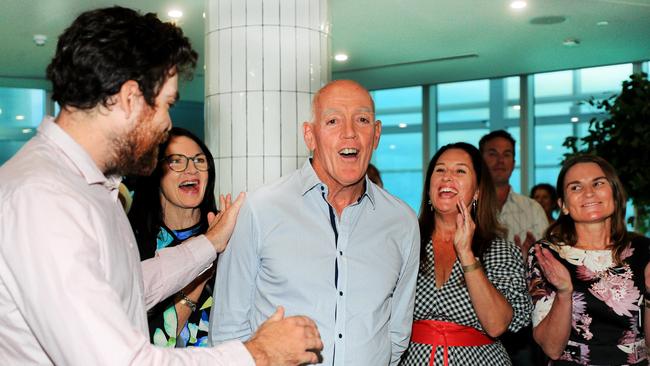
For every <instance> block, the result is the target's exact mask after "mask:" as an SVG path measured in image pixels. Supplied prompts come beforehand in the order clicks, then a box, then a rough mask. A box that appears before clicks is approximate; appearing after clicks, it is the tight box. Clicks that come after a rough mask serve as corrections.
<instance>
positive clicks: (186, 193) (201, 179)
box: [129, 127, 217, 347]
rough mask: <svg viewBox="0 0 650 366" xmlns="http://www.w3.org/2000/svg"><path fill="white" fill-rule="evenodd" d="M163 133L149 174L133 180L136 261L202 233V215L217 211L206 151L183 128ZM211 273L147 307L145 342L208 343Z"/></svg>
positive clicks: (210, 161)
mask: <svg viewBox="0 0 650 366" xmlns="http://www.w3.org/2000/svg"><path fill="white" fill-rule="evenodd" d="M169 136H170V137H169V139H168V140H167V141H166V142H165V143H163V144H162V145H161V146H160V150H159V156H158V159H159V161H158V165H157V166H156V169H155V170H154V172H153V173H152V174H151V176H148V177H140V178H138V182H137V185H136V189H135V197H134V200H133V206H132V208H131V210H130V211H129V220H130V221H131V226H132V227H133V231H134V233H135V236H136V239H137V242H138V249H139V250H140V259H141V260H145V259H148V258H152V257H153V256H154V255H155V254H156V252H157V251H159V250H162V249H164V248H169V247H173V246H175V245H178V244H180V243H182V242H183V241H185V240H186V239H188V238H190V237H193V236H197V235H200V234H203V233H205V231H206V230H207V228H208V213H209V212H215V213H216V212H217V211H216V204H215V197H214V193H213V192H214V183H215V171H214V160H213V159H212V155H211V154H210V151H209V150H208V148H207V147H206V146H205V144H204V143H203V142H202V141H201V140H200V139H199V138H198V137H196V136H195V135H194V134H192V133H191V132H190V131H188V130H185V129H182V128H178V127H174V128H172V129H171V130H170V132H169ZM166 270H168V271H173V270H174V268H167V269H166ZM213 274H214V266H213V267H212V268H210V269H208V270H207V271H205V272H204V273H202V274H201V275H199V277H198V278H196V279H195V280H194V281H193V282H192V283H190V284H189V285H187V286H186V287H185V288H183V289H182V290H181V291H179V292H178V293H177V294H175V295H174V296H171V297H169V298H168V299H165V300H163V301H161V302H160V303H159V304H157V305H156V306H154V307H153V308H152V309H151V310H149V312H148V314H147V316H148V321H149V333H150V336H151V343H153V344H155V345H157V346H160V347H187V346H195V347H203V346H207V345H208V330H209V327H208V318H209V315H210V310H211V305H212V288H213V286H214V276H213Z"/></svg>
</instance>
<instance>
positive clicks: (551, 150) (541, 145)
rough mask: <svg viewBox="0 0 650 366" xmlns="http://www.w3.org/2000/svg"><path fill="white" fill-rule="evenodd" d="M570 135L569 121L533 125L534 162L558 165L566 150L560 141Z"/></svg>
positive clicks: (571, 132) (571, 127) (562, 141)
mask: <svg viewBox="0 0 650 366" xmlns="http://www.w3.org/2000/svg"><path fill="white" fill-rule="evenodd" d="M571 135H573V126H572V125H571V123H565V124H552V125H541V126H539V125H538V126H535V164H536V165H557V166H559V164H560V163H562V160H563V159H564V154H565V153H567V152H568V150H567V148H566V147H564V146H562V143H564V139H565V138H566V136H571ZM536 182H537V181H536Z"/></svg>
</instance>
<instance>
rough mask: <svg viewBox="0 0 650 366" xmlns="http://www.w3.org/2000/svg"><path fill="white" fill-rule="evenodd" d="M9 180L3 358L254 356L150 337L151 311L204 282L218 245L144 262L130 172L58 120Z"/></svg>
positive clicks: (83, 360)
mask: <svg viewBox="0 0 650 366" xmlns="http://www.w3.org/2000/svg"><path fill="white" fill-rule="evenodd" d="M0 177H2V178H1V179H0V202H2V208H1V213H0V339H2V342H0V355H1V356H0V363H2V364H6V365H24V364H39V365H52V364H56V365H83V366H86V365H111V366H112V365H171V364H176V365H179V364H205V365H252V364H253V360H252V358H251V356H250V355H249V354H248V352H247V351H246V349H245V347H244V346H243V345H242V344H241V343H240V342H233V343H229V344H225V345H223V346H222V347H217V348H207V349H206V348H188V349H182V350H174V349H162V348H156V347H154V346H153V345H151V344H150V343H149V337H148V332H147V317H146V308H149V307H151V306H152V305H154V304H155V303H156V302H157V301H160V300H161V299H164V298H166V297H167V296H169V295H170V294H172V293H174V292H175V291H178V290H179V289H181V288H182V287H183V286H184V285H186V284H187V283H189V282H190V281H191V280H192V279H194V278H195V277H196V276H197V274H198V273H199V272H200V271H201V270H203V269H204V268H205V267H206V266H207V265H209V263H211V262H212V261H213V260H214V259H215V251H214V249H213V248H212V246H211V244H210V242H209V241H208V240H207V239H206V238H205V236H199V237H197V238H195V239H192V240H190V241H188V242H186V243H185V244H183V245H180V246H177V247H175V248H170V249H169V250H163V251H160V254H159V255H158V256H157V257H155V258H152V259H151V260H148V261H145V262H143V263H142V264H141V263H140V257H139V255H138V249H137V245H136V241H135V238H134V236H133V232H132V231H131V226H130V225H129V221H128V219H127V217H126V215H125V214H124V211H123V209H122V207H121V204H120V202H119V200H118V197H117V195H118V185H119V182H120V179H119V177H105V176H104V174H102V172H101V171H100V170H99V169H98V168H97V166H96V165H95V163H94V161H93V160H92V159H91V157H90V156H89V155H88V154H87V152H86V151H85V150H84V149H83V148H82V147H81V146H80V145H79V144H77V143H76V142H75V141H74V140H73V139H72V138H71V137H70V136H69V135H67V134H66V133H65V132H64V131H63V130H62V129H61V128H60V127H59V126H58V125H57V124H56V123H54V121H53V119H52V118H51V117H46V118H45V120H44V121H43V123H42V124H41V126H40V127H39V131H38V134H37V136H35V137H34V138H32V139H31V140H30V141H29V142H27V144H26V145H25V146H24V147H23V148H22V149H21V150H20V151H19V152H18V153H17V154H16V155H15V156H14V157H13V158H12V159H10V160H9V161H8V162H7V163H6V164H4V165H3V166H2V167H0Z"/></svg>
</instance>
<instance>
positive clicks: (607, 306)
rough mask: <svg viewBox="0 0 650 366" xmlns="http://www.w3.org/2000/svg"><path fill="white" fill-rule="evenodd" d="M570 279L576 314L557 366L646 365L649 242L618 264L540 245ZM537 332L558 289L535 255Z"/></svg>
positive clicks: (603, 253) (639, 243) (594, 254)
mask: <svg viewBox="0 0 650 366" xmlns="http://www.w3.org/2000/svg"><path fill="white" fill-rule="evenodd" d="M540 244H541V245H542V246H543V247H546V248H548V249H550V251H551V253H553V255H554V256H555V258H557V259H558V260H559V261H560V262H561V263H562V264H563V265H564V266H565V267H566V268H567V269H568V270H569V273H570V274H571V280H572V281H573V314H572V322H571V334H570V335H569V342H568V344H567V347H566V349H565V350H564V352H563V354H562V356H560V359H559V360H557V361H554V362H553V364H554V365H647V364H648V360H647V358H646V357H647V350H646V346H645V338H644V334H643V326H642V325H643V321H647V320H644V319H642V318H643V311H644V310H643V309H644V308H643V291H644V289H645V283H644V281H645V280H644V269H645V266H646V265H647V264H648V261H649V260H650V255H649V250H648V248H649V247H648V245H649V244H650V239H648V238H645V237H636V238H634V239H633V240H631V242H630V243H629V244H628V246H627V247H626V248H625V250H624V251H623V253H622V255H621V260H622V262H623V263H622V264H621V265H616V264H615V262H614V260H613V258H612V252H611V251H610V250H583V249H577V248H574V247H572V246H569V245H564V244H563V243H557V244H553V243H550V242H548V241H540ZM528 263H529V268H530V271H529V277H528V281H529V285H530V292H531V295H532V297H533V304H534V309H533V327H535V326H537V325H538V324H539V323H540V322H541V321H542V320H543V319H544V318H545V317H546V315H547V314H548V313H549V311H550V309H551V306H552V305H553V300H554V299H555V288H554V287H553V286H552V285H551V284H549V283H547V282H546V279H545V278H544V276H543V275H542V272H541V270H540V267H539V264H538V263H537V260H536V259H535V256H534V255H533V254H532V249H531V254H530V255H529V256H528Z"/></svg>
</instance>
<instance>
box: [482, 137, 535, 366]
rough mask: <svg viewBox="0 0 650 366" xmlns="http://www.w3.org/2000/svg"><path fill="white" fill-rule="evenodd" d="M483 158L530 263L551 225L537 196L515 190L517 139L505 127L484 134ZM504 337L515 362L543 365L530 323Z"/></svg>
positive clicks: (514, 238) (512, 235)
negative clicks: (531, 252) (530, 255)
mask: <svg viewBox="0 0 650 366" xmlns="http://www.w3.org/2000/svg"><path fill="white" fill-rule="evenodd" d="M479 150H480V151H481V154H482V155H483V160H485V163H486V164H487V166H488V168H489V169H490V175H491V176H492V180H493V181H494V186H495V188H496V192H497V199H498V202H499V205H500V212H499V221H500V222H501V223H502V224H503V225H504V226H505V227H506V229H507V230H508V238H507V239H508V240H509V241H511V242H514V243H515V244H516V245H517V246H518V247H519V248H520V249H521V254H522V255H523V258H524V264H526V263H527V261H526V258H527V257H528V249H530V247H531V245H533V244H534V243H535V241H537V240H539V239H541V238H542V236H543V235H544V230H546V227H547V226H548V221H547V220H546V213H545V212H544V209H543V208H542V206H540V205H539V203H537V202H536V201H535V200H533V199H531V198H528V197H526V196H524V195H521V194H518V193H515V192H513V190H512V186H511V185H510V176H511V175H512V171H513V170H514V168H515V139H514V138H512V135H510V133H508V132H507V131H504V130H497V131H492V132H490V133H488V134H487V135H485V136H483V137H482V138H481V140H480V142H479ZM501 341H502V342H503V344H504V346H505V347H506V349H507V350H508V353H509V354H510V357H511V358H512V360H513V364H514V365H519V366H525V365H541V363H540V362H539V360H540V359H542V358H543V354H541V352H540V351H539V348H538V347H537V345H536V344H535V342H534V340H533V337H532V328H531V327H530V326H527V327H525V328H522V329H521V330H520V331H519V332H517V333H506V334H505V335H504V336H503V337H501Z"/></svg>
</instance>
